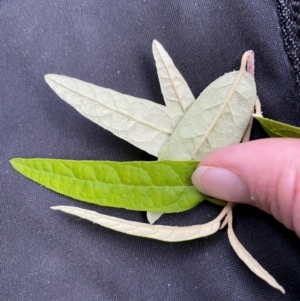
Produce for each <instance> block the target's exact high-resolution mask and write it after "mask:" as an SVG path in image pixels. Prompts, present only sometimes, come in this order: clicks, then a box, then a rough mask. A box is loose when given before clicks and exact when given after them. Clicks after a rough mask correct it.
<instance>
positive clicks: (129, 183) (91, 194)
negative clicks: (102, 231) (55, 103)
mask: <svg viewBox="0 0 300 301" xmlns="http://www.w3.org/2000/svg"><path fill="white" fill-rule="evenodd" d="M11 164H12V166H13V167H14V168H15V169H16V170H17V171H19V172H20V173H21V174H23V175H24V176H26V177H28V178H30V179H31V180H33V181H35V182H37V183H39V184H41V185H43V186H45V187H47V188H49V189H51V190H53V191H56V192H58V193H61V194H63V195H66V196H69V197H71V198H74V199H77V200H80V201H84V202H88V203H93V204H96V205H102V206H109V207H117V208H125V209H130V210H138V211H139V210H140V211H146V210H151V211H156V212H163V213H174V212H182V211H186V210H189V209H191V208H193V207H195V206H196V205H197V204H199V203H200V202H201V201H203V200H204V199H205V195H203V194H201V193H200V192H198V191H197V190H196V189H195V188H194V186H193V184H192V182H191V175H192V173H193V171H194V170H195V168H196V167H197V165H198V162H196V161H150V162H139V161H135V162H111V161H74V160H58V159H21V158H15V159H12V160H11Z"/></svg>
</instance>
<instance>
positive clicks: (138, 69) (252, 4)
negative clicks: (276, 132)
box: [0, 0, 300, 301]
mask: <svg viewBox="0 0 300 301" xmlns="http://www.w3.org/2000/svg"><path fill="white" fill-rule="evenodd" d="M0 32H1V35H0V41H1V43H0V91H1V92H0V99H1V110H0V114H1V118H0V120H1V132H0V135H1V136H0V137H1V144H0V145H1V169H0V170H1V190H2V191H1V247H0V260H1V276H0V300H7V301H12V300H13V301H16V300H24V301H25V300H26V301H29V300H49V301H50V300H66V301H69V300H78V301H82V300H87V301H90V300H91V301H96V300H156V301H157V300H172V301H173V300H193V301H194V300H213V301H215V300H249V301H250V300H251V301H253V300H299V299H300V286H299V279H300V255H299V254H300V253H299V251H300V244H299V239H298V238H297V237H296V236H295V234H294V233H292V232H290V231H288V230H286V229H285V228H284V227H283V226H282V225H280V224H279V223H278V222H276V221H275V220H274V219H273V218H272V217H271V216H269V215H267V214H265V213H263V212H261V211H259V210H258V209H255V208H251V207H249V206H241V205H240V206H237V207H236V208H235V209H234V215H235V221H234V228H235V231H236V235H237V236H238V238H239V239H240V240H241V242H242V243H243V245H244V246H245V247H246V248H247V249H248V250H249V252H250V253H251V254H252V255H253V256H254V257H255V258H256V259H257V260H258V261H259V262H260V263H261V264H262V266H263V267H265V268H266V269H267V270H268V271H269V272H270V273H271V274H272V275H273V276H274V277H275V278H276V279H277V280H278V282H279V283H280V284H282V285H283V286H284V287H285V289H286V291H287V294H286V295H285V296H283V295H282V294H281V293H280V292H278V291H276V290H274V289H272V288H271V287H269V286H268V285H267V284H265V283H264V282H263V281H262V280H260V279H259V278H257V277H256V276H255V275H254V274H252V273H251V272H250V271H249V270H248V268H247V267H246V266H245V265H244V264H243V263H242V262H241V261H240V260H239V259H238V258H237V256H236V255H235V253H234V251H233V250H232V248H231V247H230V245H229V242H228V239H227V236H226V231H220V232H219V233H217V234H215V235H213V236H211V237H208V238H204V239H199V240H195V241H191V242H185V243H174V244H168V243H163V242H157V241H153V240H147V239H142V238H137V237H131V236H126V235H124V234H120V233H117V232H114V231H111V230H107V229H104V228H102V227H100V226H96V225H94V224H92V223H90V222H87V221H84V220H80V219H78V218H76V217H72V216H68V215H66V214H63V213H58V212H54V211H52V210H50V209H49V207H50V206H54V205H73V206H80V207H82V208H87V209H90V210H96V211H98V212H102V213H106V214H110V215H114V216H118V217H122V218H126V219H131V220H136V221H141V222H146V218H145V213H138V212H130V211H126V210H118V209H110V208H101V207H96V206H92V205H89V204H84V203H80V202H77V201H75V200H72V199H69V198H67V197H63V196H61V195H58V194H56V193H54V192H52V191H49V190H47V189H45V188H43V187H41V186H39V185H37V184H35V183H33V182H31V181H30V180H28V179H26V178H25V177H23V176H21V175H20V174H18V173H17V172H16V171H14V170H13V169H12V168H11V166H10V164H9V160H10V159H11V158H14V157H42V158H46V157H49V158H69V159H91V160H108V159H109V160H115V161H125V160H154V159H155V158H154V157H152V156H150V155H148V154H146V153H145V152H143V151H141V150H139V149H137V148H135V147H134V146H132V145H130V144H129V143H127V142H125V141H123V140H121V139H119V138H117V137H115V136H113V135H112V134H111V133H109V132H107V131H105V130H103V129H102V128H100V127H99V126H97V125H95V124H93V123H92V122H90V121H89V120H87V119H85V118H84V117H82V116H81V115H79V113H77V112H76V111H75V110H74V109H73V108H71V107H70V106H69V105H67V104H66V103H64V102H63V101H62V100H60V99H59V98H58V97H57V96H56V95H55V93H54V92H53V91H52V90H51V89H50V88H49V87H48V86H47V85H46V83H45V81H44V80H43V76H44V74H46V73H58V74H64V75H68V76H72V77H75V78H79V79H82V80H85V81H87V82H91V83H94V84H97V85H100V86H104V87H108V88H112V89H114V90H117V91H119V92H122V93H127V94H130V95H133V96H137V97H142V98H146V99H150V100H153V101H155V102H158V103H163V98H162V95H161V92H160V88H159V83H158V79H157V75H156V70H155V64H154V60H153V58H152V53H151V43H152V40H153V39H157V40H158V41H160V42H161V43H162V44H163V45H164V47H165V48H166V50H167V51H168V52H169V54H170V55H171V56H172V58H173V59H174V62H175V64H176V65H177V67H178V69H179V70H180V71H181V72H182V74H183V75H184V77H185V78H186V80H187V82H188V83H189V85H190V87H191V89H192V91H193V93H194V94H195V96H198V95H199V93H200V92H201V91H202V90H203V89H204V88H205V87H206V86H207V85H208V84H209V83H210V82H211V81H213V80H214V79H216V78H217V77H219V76H221V75H223V74H224V73H225V72H229V71H232V70H233V69H238V68H239V63H240V58H241V55H242V53H243V52H244V51H245V50H248V49H253V50H254V51H255V54H256V80H257V88H258V94H259V96H260V99H261V101H262V105H263V111H264V113H265V116H266V117H270V118H273V119H277V120H280V121H283V122H289V123H291V124H294V125H298V126H299V125H300V118H299V116H300V109H299V105H300V101H299V98H298V97H297V89H296V80H295V75H294V73H293V68H292V66H291V64H290V62H289V60H288V57H287V55H286V52H285V49H284V45H283V40H282V32H281V28H280V25H279V17H278V14H277V8H276V1H275V0H263V1H262V0H253V1H246V0H244V1H241V0H230V1H229V0H227V1H204V0H202V1H180V0H178V1H175V0H174V1H125V0H121V1H108V0H107V1H105V0H102V1H94V0H86V1H79V0H73V1H70V0H68V1H46V0H27V1H21V0H14V1H5V0H2V1H1V2H0ZM263 135H264V134H263V132H262V130H261V129H260V128H259V127H258V125H257V124H255V129H254V131H253V138H259V137H262V136H263ZM257 176H258V177H260V176H262V175H257ZM219 211H220V208H218V207H216V206H214V205H209V204H202V205H201V206H198V207H197V208H195V209H193V210H191V211H189V212H186V213H183V214H178V215H175V214H174V215H168V216H167V215H165V216H164V217H163V218H162V219H161V220H160V223H162V224H169V225H178V226H180V225H190V224H197V223H202V222H206V221H209V220H211V219H212V218H213V217H214V216H216V214H217V213H218V212H219Z"/></svg>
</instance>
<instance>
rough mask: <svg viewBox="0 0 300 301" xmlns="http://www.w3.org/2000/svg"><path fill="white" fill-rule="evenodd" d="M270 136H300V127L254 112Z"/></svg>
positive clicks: (254, 115)
mask: <svg viewBox="0 0 300 301" xmlns="http://www.w3.org/2000/svg"><path fill="white" fill-rule="evenodd" d="M253 117H254V118H255V119H256V120H258V121H259V123H260V124H261V126H262V127H263V129H264V130H265V132H266V133H267V134H268V135H269V136H270V137H286V138H300V128H299V127H296V126H292V125H289V124H286V123H283V122H279V121H275V120H272V119H268V118H264V117H262V116H258V115H256V114H253Z"/></svg>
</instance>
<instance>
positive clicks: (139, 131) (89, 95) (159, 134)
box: [45, 74, 183, 156]
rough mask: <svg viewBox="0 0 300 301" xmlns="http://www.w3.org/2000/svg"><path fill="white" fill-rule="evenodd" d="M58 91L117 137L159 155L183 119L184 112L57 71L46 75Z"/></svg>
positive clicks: (75, 106)
mask: <svg viewBox="0 0 300 301" xmlns="http://www.w3.org/2000/svg"><path fill="white" fill-rule="evenodd" d="M45 80H46V82H47V83H48V85H49V86H50V87H51V88H52V89H53V90H54V91H55V93H56V94H57V95H58V96H59V97H61V98H62V99H63V100H65V101H66V102H67V103H69V104H70V105H71V106H73V107H74V108H75V109H76V110H77V111H78V112H79V113H81V114H82V115H83V116H85V117H86V118H88V119H90V120H92V121H93V122H95V123H96V124H98V125H100V126H102V127H103V128H105V129H107V130H109V131H111V132H112V133H113V134H115V135H116V136H118V137H120V138H122V139H124V140H126V141H128V142H130V143H132V144H133V145H135V146H137V147H139V148H140V149H143V150H145V151H146V152H148V153H150V154H152V155H154V156H158V153H159V151H160V150H161V148H162V147H163V146H164V145H165V143H166V142H167V141H168V140H169V137H170V135H171V134H172V132H173V130H174V128H175V127H176V125H177V124H178V122H179V121H180V120H181V118H182V115H183V113H182V112H181V111H178V110H175V109H172V108H167V107H165V106H162V105H159V104H157V103H154V102H152V101H148V100H146V99H140V98H136V97H133V96H129V95H124V94H121V93H118V92H116V91H113V90H110V89H106V88H102V87H98V86H96V85H93V84H90V83H86V82H84V81H81V80H78V79H75V78H71V77H67V76H63V75H56V74H48V75H46V76H45Z"/></svg>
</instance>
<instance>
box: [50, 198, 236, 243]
mask: <svg viewBox="0 0 300 301" xmlns="http://www.w3.org/2000/svg"><path fill="white" fill-rule="evenodd" d="M231 206H232V205H231V203H228V204H227V206H226V207H224V208H223V210H222V212H221V213H220V214H219V215H218V216H217V217H216V218H215V219H214V220H212V221H211V222H209V223H206V224H203V225H195V226H187V227H170V226H161V225H149V224H144V223H139V222H133V221H128V220H124V219H121V218H116V217H113V216H108V215H104V214H101V213H97V212H95V211H91V210H86V209H81V208H77V207H72V206H54V207H51V209H54V210H60V211H63V212H66V213H69V214H72V215H75V216H78V217H81V218H84V219H87V220H89V221H91V222H93V223H95V224H99V225H101V226H103V227H106V228H109V229H112V230H116V231H119V232H122V233H126V234H129V235H134V236H140V237H146V238H152V239H157V240H162V241H166V242H179V241H187V240H192V239H197V238H201V237H205V236H209V235H212V234H214V233H216V232H217V231H218V230H219V228H220V221H221V220H222V218H224V216H225V215H226V214H227V213H228V212H229V211H230V210H231Z"/></svg>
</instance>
